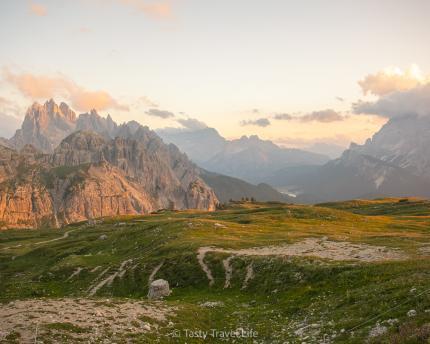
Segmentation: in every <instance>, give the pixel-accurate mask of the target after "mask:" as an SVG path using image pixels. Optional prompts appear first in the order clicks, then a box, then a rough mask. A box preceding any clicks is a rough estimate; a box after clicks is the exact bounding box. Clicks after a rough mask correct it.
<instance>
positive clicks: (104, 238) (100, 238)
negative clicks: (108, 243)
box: [99, 234, 108, 240]
mask: <svg viewBox="0 0 430 344" xmlns="http://www.w3.org/2000/svg"><path fill="white" fill-rule="evenodd" d="M107 238H108V237H107V235H106V234H102V235H100V236H99V240H106V239H107Z"/></svg>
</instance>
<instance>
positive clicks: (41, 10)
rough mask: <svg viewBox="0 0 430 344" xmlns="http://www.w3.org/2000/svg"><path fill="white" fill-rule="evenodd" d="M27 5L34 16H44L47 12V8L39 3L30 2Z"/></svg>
mask: <svg viewBox="0 0 430 344" xmlns="http://www.w3.org/2000/svg"><path fill="white" fill-rule="evenodd" d="M29 6H30V12H31V13H32V14H34V15H36V16H39V17H43V16H46V14H47V13H48V10H47V9H46V7H45V6H43V5H41V4H36V3H34V2H30V4H29Z"/></svg>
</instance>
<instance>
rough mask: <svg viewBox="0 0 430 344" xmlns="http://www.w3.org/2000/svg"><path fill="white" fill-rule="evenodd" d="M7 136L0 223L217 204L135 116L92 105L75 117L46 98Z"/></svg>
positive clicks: (0, 173) (189, 167)
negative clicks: (119, 120) (119, 118)
mask: <svg viewBox="0 0 430 344" xmlns="http://www.w3.org/2000/svg"><path fill="white" fill-rule="evenodd" d="M77 129H81V130H79V131H76V130H77ZM82 129H86V130H88V131H85V130H82ZM69 131H72V133H71V134H68V133H69ZM97 132H99V134H98V133H97ZM51 133H52V136H51ZM67 134H68V135H67ZM114 134H115V135H117V136H116V137H115V138H111V135H112V136H113V135H114ZM64 135H66V137H65V138H62V136H64ZM60 138H61V140H60ZM58 140H60V143H59V145H58V146H57V147H56V148H54V149H52V147H53V146H54V145H55V143H56V142H57V141H58ZM8 143H10V146H15V147H16V146H18V147H20V149H12V148H10V147H6V146H4V145H0V227H1V228H11V227H13V228H34V227H40V226H44V225H47V226H56V227H59V226H61V225H63V224H68V223H73V222H79V221H84V220H89V219H94V218H98V217H104V216H117V215H133V214H147V213H150V212H153V211H157V210H159V209H201V210H208V211H211V210H214V209H215V208H216V205H217V203H218V199H217V197H216V196H215V193H214V192H213V190H212V189H211V188H210V187H208V186H207V185H206V184H205V182H204V181H203V180H202V179H201V178H200V175H199V169H198V168H197V167H196V166H195V165H194V164H193V163H191V162H190V161H189V160H188V158H187V156H186V155H185V154H183V153H181V152H180V151H179V150H178V148H177V147H176V146H174V145H166V144H164V142H163V141H162V140H161V139H160V138H159V137H158V136H157V135H156V134H155V133H154V132H152V131H151V130H149V128H147V127H143V126H141V125H138V124H137V123H133V122H131V123H129V124H123V125H119V126H118V125H117V124H116V123H114V122H113V121H112V119H111V118H110V117H108V118H101V117H100V116H98V115H97V113H96V112H91V113H90V114H86V115H84V116H82V115H81V116H80V117H79V118H78V119H76V115H75V114H74V112H73V111H71V110H70V109H69V108H68V107H67V105H65V104H64V103H62V104H60V106H58V105H57V104H55V103H54V102H53V101H49V102H47V103H45V104H44V105H43V106H41V105H38V104H34V105H33V106H32V107H31V108H30V109H29V110H28V111H27V115H26V118H25V120H24V123H23V127H22V129H20V130H18V131H17V134H16V135H15V136H14V137H13V138H12V139H11V140H10V141H9V142H8ZM35 146H36V147H37V148H36V147H35Z"/></svg>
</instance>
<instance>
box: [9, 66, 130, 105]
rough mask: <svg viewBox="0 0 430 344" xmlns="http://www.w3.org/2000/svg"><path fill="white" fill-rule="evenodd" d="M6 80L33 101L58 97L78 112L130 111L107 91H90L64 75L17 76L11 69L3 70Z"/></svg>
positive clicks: (26, 74)
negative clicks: (92, 110) (66, 101)
mask: <svg viewBox="0 0 430 344" xmlns="http://www.w3.org/2000/svg"><path fill="white" fill-rule="evenodd" d="M3 76H4V79H5V80H6V81H7V82H8V83H10V84H11V85H13V86H15V87H16V88H17V89H18V90H19V91H20V92H21V93H22V94H23V95H24V96H25V97H28V98H31V99H33V100H34V99H46V98H54V97H56V96H59V97H63V98H64V99H66V100H68V101H69V102H70V105H71V106H72V107H73V108H74V109H76V110H78V111H88V110H91V109H97V110H105V109H116V110H122V111H128V110H129V108H128V107H127V106H126V105H123V104H120V103H118V101H117V100H115V99H114V98H113V97H112V96H111V95H110V94H109V93H108V92H106V91H101V90H99V91H90V90H87V89H85V88H83V87H82V86H79V85H77V84H76V83H75V82H74V81H72V80H70V79H68V78H67V77H65V76H63V75H61V74H60V75H54V76H50V75H48V76H46V75H35V74H31V73H21V74H15V73H13V72H11V71H10V70H9V69H7V68H4V69H3Z"/></svg>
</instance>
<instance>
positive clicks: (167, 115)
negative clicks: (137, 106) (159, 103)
mask: <svg viewBox="0 0 430 344" xmlns="http://www.w3.org/2000/svg"><path fill="white" fill-rule="evenodd" d="M145 113H146V114H147V115H149V116H154V117H160V118H171V117H175V114H174V113H172V112H170V111H165V110H158V109H149V110H148V111H146V112H145Z"/></svg>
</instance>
